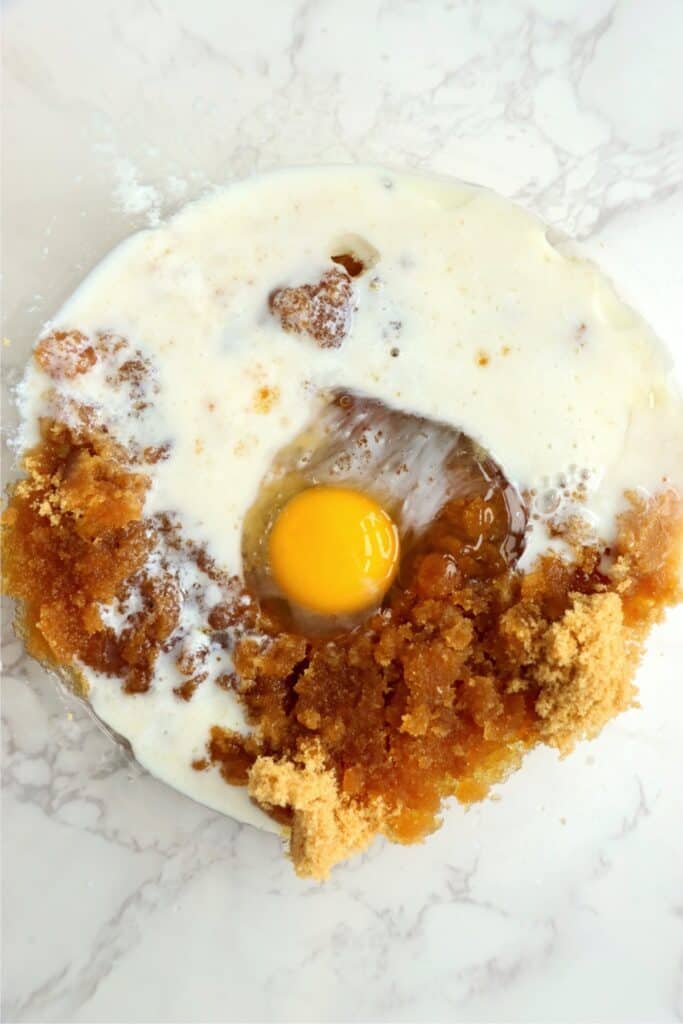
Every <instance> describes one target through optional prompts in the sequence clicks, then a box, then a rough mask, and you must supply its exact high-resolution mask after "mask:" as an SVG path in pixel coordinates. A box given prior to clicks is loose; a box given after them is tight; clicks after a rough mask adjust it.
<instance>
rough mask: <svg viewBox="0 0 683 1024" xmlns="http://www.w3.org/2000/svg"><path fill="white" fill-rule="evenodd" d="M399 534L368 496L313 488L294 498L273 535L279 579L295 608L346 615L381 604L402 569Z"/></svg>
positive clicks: (275, 570)
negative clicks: (399, 568)
mask: <svg viewBox="0 0 683 1024" xmlns="http://www.w3.org/2000/svg"><path fill="white" fill-rule="evenodd" d="M398 557H399V541H398V531H397V530H396V526H395V525H394V523H393V522H392V520H391V518H390V516H389V515H388V514H387V513H386V512H385V511H384V509H383V508H382V507H381V505H379V504H378V503H377V502H376V501H373V499H372V498H370V497H369V496H368V495H367V494H361V493H360V492H359V491H354V490H352V489H350V488H347V487H312V488H310V489H308V490H305V491H301V492H300V493H299V494H297V495H296V496H295V497H293V498H291V499H290V500H289V501H288V502H287V504H286V505H285V507H284V509H283V510H282V512H281V513H280V514H279V516H278V517H277V519H276V521H275V525H274V526H273V529H272V531H271V534H270V542H269V561H270V567H271V570H272V573H273V576H274V578H275V581H276V582H277V584H278V585H279V587H280V588H281V589H282V591H283V593H284V594H285V595H286V596H287V597H288V598H289V599H290V600H291V601H293V602H294V603H295V604H298V605H300V606H301V607H302V608H307V609H309V610H310V611H313V612H317V613H318V614H320V615H332V616H334V615H345V614H348V613H351V612H358V611H362V610H363V609H366V608H368V607H370V606H372V605H374V604H376V603H377V602H378V601H380V600H381V599H382V598H383V597H384V594H385V593H386V591H387V590H388V588H389V585H390V584H391V582H392V580H393V578H394V576H395V575H396V569H397V565H398Z"/></svg>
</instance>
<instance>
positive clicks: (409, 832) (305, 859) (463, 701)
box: [209, 492, 683, 877]
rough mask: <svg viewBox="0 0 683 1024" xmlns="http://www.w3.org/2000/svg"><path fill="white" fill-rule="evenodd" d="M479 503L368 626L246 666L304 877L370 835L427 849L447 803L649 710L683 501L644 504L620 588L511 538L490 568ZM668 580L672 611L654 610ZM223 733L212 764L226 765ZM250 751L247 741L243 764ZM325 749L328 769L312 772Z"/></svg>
mask: <svg viewBox="0 0 683 1024" xmlns="http://www.w3.org/2000/svg"><path fill="white" fill-rule="evenodd" d="M468 505H469V503H465V505H463V506H462V507H461V508H460V509H459V510H458V509H454V508H452V509H450V510H448V512H447V514H444V515H442V516H440V517H439V518H438V520H437V521H436V523H435V526H434V529H433V532H432V535H431V537H430V538H428V540H427V541H425V543H424V545H423V546H422V547H421V549H420V552H419V554H418V555H417V557H415V558H414V559H413V561H412V579H411V581H409V582H407V583H405V584H403V585H402V586H398V587H396V589H395V590H394V592H393V594H392V595H391V598H390V601H389V604H388V606H387V608H385V609H384V610H383V611H382V612H380V613H379V614H377V615H375V616H373V617H372V618H371V619H370V620H369V621H368V622H367V623H366V624H365V626H364V627H363V628H361V629H358V630H356V631H354V632H352V633H351V634H349V635H346V636H341V637H337V638H335V639H334V640H333V641H330V640H326V641H325V642H321V641H319V640H318V641H316V640H315V639H313V640H310V639H308V640H304V639H303V638H300V637H299V638H297V637H294V636H291V635H287V634H280V635H277V636H273V637H272V638H271V639H270V641H269V643H268V644H267V645H266V646H265V647H264V645H263V644H259V645H253V644H250V643H249V642H244V643H243V644H242V645H240V646H239V647H238V649H237V651H236V664H238V667H239V673H240V677H241V686H242V689H241V691H240V692H241V697H242V700H243V702H244V703H245V705H246V708H247V710H248V713H249V717H250V719H251V721H252V723H253V724H254V725H255V726H256V728H257V732H256V736H257V737H258V741H257V747H256V748H255V747H254V739H253V737H252V738H251V739H250V741H249V742H250V748H249V750H248V752H247V751H245V754H246V755H247V757H248V759H249V760H251V762H252V763H253V767H251V769H250V771H249V774H248V777H249V787H250V793H251V794H252V796H253V797H254V798H255V799H256V800H257V801H258V802H259V803H261V804H262V806H264V807H265V808H266V809H267V810H269V811H271V810H272V809H273V808H274V807H279V808H280V809H286V810H287V811H288V812H289V813H290V814H291V816H292V818H291V820H292V830H293V831H292V835H293V836H296V842H293V843H292V847H291V853H292V857H293V859H294V862H295V867H296V869H297V871H298V872H299V873H301V874H307V875H312V876H314V877H324V876H325V875H326V873H327V872H328V870H329V868H330V867H331V866H332V864H333V863H335V861H337V860H340V859H342V858H343V857H345V856H347V855H348V853H349V850H350V849H351V848H359V847H360V846H361V845H362V844H365V842H366V838H367V837H366V832H365V827H366V825H367V824H368V823H370V825H371V828H372V829H374V830H375V831H376V832H382V833H384V834H385V835H387V836H389V837H390V838H391V839H394V840H397V841H399V842H408V843H409V842H414V841H416V840H419V839H421V838H423V837H424V836H425V835H426V834H427V833H428V832H430V831H432V830H433V829H434V828H436V827H438V823H439V813H440V808H441V803H442V800H443V798H444V797H445V796H448V795H455V796H457V797H458V799H460V800H461V801H463V802H466V803H467V802H471V801H473V800H479V799H481V798H482V797H483V796H485V795H486V793H487V792H488V790H489V788H490V786H491V785H492V784H493V783H494V782H497V781H499V780H501V779H502V778H504V776H505V775H506V774H507V773H508V772H509V771H511V770H512V769H513V768H516V767H517V766H518V765H519V763H520V761H521V758H522V756H523V754H524V751H525V750H528V749H529V748H530V747H531V746H532V745H534V744H536V743H540V742H545V743H549V744H551V745H553V746H555V747H557V748H558V749H559V750H560V751H561V752H562V753H566V752H567V751H568V750H570V749H571V747H572V745H573V744H574V743H575V742H576V740H577V739H580V738H583V737H590V736H593V735H594V734H595V733H596V732H597V731H598V730H599V729H600V728H601V727H602V726H603V725H604V724H605V723H606V722H607V721H608V720H609V719H610V718H611V717H613V715H615V714H617V713H618V712H620V711H622V710H624V709H625V708H627V707H628V706H630V705H631V704H632V703H633V699H634V694H635V691H634V688H633V683H632V678H633V674H634V672H635V668H636V665H637V662H638V658H639V655H640V649H641V642H642V638H643V636H644V634H645V632H646V630H647V627H648V626H649V625H650V624H651V623H652V622H653V621H655V620H656V619H657V618H659V617H660V616H661V614H662V611H663V608H664V607H665V605H666V604H667V603H671V602H673V601H675V600H677V599H679V598H680V590H679V582H678V576H677V573H678V569H677V566H678V565H679V564H680V562H679V559H680V553H681V542H682V539H683V514H682V509H681V502H680V499H678V498H677V497H676V496H675V495H673V494H672V493H671V492H665V493H664V494H662V495H660V496H659V497H658V498H657V499H653V500H652V501H650V502H646V501H644V500H642V499H641V500H639V501H636V499H635V498H634V499H632V504H631V508H630V510H629V511H628V512H627V513H625V514H624V516H623V517H622V520H621V530H620V534H619V539H618V541H617V544H616V546H615V552H616V562H615V575H614V577H612V576H611V575H606V574H605V573H603V572H601V571H600V568H599V566H600V564H601V554H602V553H601V552H599V551H597V550H593V549H586V550H584V551H582V552H577V560H576V561H575V562H574V563H568V562H564V561H562V560H561V559H560V558H559V557H558V556H552V557H547V558H545V559H543V560H541V562H540V563H539V565H538V567H537V568H536V569H535V571H534V572H532V573H530V574H529V575H527V576H522V575H521V574H519V573H517V572H516V571H515V570H514V568H511V567H510V566H508V565H506V564H505V560H504V559H503V558H501V555H500V550H499V546H496V543H494V540H497V541H500V537H497V536H496V531H497V526H496V523H495V522H493V523H491V524H490V526H491V533H490V536H489V538H488V539H487V540H486V541H485V542H484V543H483V544H480V545H479V550H478V553H477V554H478V557H479V561H477V560H476V559H475V558H474V555H473V553H472V551H471V550H470V551H468V550H467V545H466V544H464V543H463V536H465V535H466V534H467V526H466V523H467V521H468V518H469V520H471V519H472V514H473V509H472V507H468ZM446 522H448V523H449V524H450V529H451V532H450V533H448V532H446V527H445V525H444V523H446ZM637 537H641V538H643V539H644V540H645V543H646V544H648V545H649V546H648V549H647V551H645V550H644V549H643V548H642V544H639V543H638V541H637V540H636V538H637ZM456 541H457V542H458V543H457V544H456ZM458 545H460V546H459V547H458ZM444 547H446V548H450V549H451V550H448V551H444V550H442V549H443V548H444ZM435 548H436V550H434V549H435ZM453 551H456V554H453ZM463 566H465V567H466V568H467V574H466V575H464V574H463V568H462V567H463ZM655 578H656V579H657V581H658V582H657V587H658V589H657V594H656V598H654V599H653V598H652V597H651V596H650V598H649V599H648V601H647V602H644V600H643V598H642V590H643V587H644V586H646V583H645V581H646V580H648V579H649V580H650V583H649V584H647V586H646V589H647V591H648V594H650V595H651V591H652V587H653V586H654V582H653V581H654V579H655ZM620 591H621V592H620ZM635 595H641V596H639V597H638V598H637V599H636V597H635ZM636 600H637V603H636V604H633V602H634V601H636ZM629 601H630V602H631V604H629ZM219 733H220V730H214V734H215V735H216V734H219ZM215 735H214V742H213V743H212V746H211V748H210V751H209V754H210V759H211V760H212V761H213V762H214V763H217V764H221V761H222V756H221V750H220V745H216V743H215ZM240 743H241V740H240V738H239V737H236V736H234V735H233V736H231V738H230V756H231V757H233V758H234V756H235V751H234V748H235V744H237V746H239V745H240ZM311 744H314V746H313V748H312V747H311ZM311 749H314V750H315V751H316V752H317V754H316V758H317V761H316V765H317V767H316V768H315V770H312V769H311V770H309V771H308V772H303V773H302V770H301V767H300V765H301V764H302V763H307V758H308V757H309V754H308V752H309V751H310V750H311ZM321 758H322V760H321ZM327 772H331V773H332V774H331V776H328V775H327V774H325V773H327ZM333 780H334V781H335V782H336V786H335V785H333V784H332V781H333ZM314 783H315V790H314V791H315V794H316V795H315V804H314V806H315V816H313V815H312V812H311V806H310V805H309V803H308V800H309V796H310V793H311V792H312V791H313V790H312V789H311V788H310V787H312V786H313V784H314ZM299 786H300V787H301V790H300V791H299ZM321 801H326V802H327V803H328V804H329V807H328V808H327V810H326V811H325V812H324V813H323V812H322V808H321V806H320V802H321ZM358 814H362V816H363V822H364V824H363V826H362V828H361V824H360V823H359V819H358ZM313 821H315V829H316V830H317V831H316V833H315V835H314V829H313V825H312V822H313ZM344 823H346V824H344ZM321 829H324V830H325V839H324V841H321V837H320V830H321ZM361 835H362V836H363V840H362V843H361V839H360V836H361Z"/></svg>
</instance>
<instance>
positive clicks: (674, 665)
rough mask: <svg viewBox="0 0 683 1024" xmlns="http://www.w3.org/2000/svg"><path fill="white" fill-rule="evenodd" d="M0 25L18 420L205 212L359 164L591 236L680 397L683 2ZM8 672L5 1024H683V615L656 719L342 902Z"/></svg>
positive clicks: (341, 891)
mask: <svg viewBox="0 0 683 1024" xmlns="http://www.w3.org/2000/svg"><path fill="white" fill-rule="evenodd" d="M4 23H5V24H4V30H5V44H4V45H5V53H4V68H3V74H4V133H3V143H4V144H3V161H4V185H5V198H4V209H3V215H4V226H3V231H4V238H3V254H4V264H5V266H4V270H5V275H6V280H5V283H4V303H3V313H4V324H3V333H4V335H5V336H6V338H7V339H9V341H10V342H11V344H10V345H9V346H8V347H6V348H4V349H3V361H4V365H5V369H6V373H5V374H4V387H5V389H6V390H7V386H8V385H9V386H11V384H12V381H13V380H15V379H16V372H17V370H18V368H19V367H20V366H21V365H22V364H23V362H24V361H25V359H26V357H27V353H28V349H29V346H30V344H31V341H32V339H33V337H34V336H35V334H36V333H37V331H38V330H39V328H40V325H41V324H42V322H43V321H44V320H45V318H46V317H48V316H49V315H50V313H51V312H52V311H53V310H54V309H55V308H56V306H57V305H58V303H59V302H60V301H61V300H62V299H63V298H64V297H65V296H66V295H68V293H69V292H70V291H71V290H72V289H73V287H74V286H75V285H76V284H77V283H78V281H79V279H80V278H81V277H82V276H83V274H84V273H85V272H86V271H87V270H88V269H89V268H90V267H91V266H92V265H93V264H94V263H95V262H96V260H97V259H98V258H99V257H101V256H102V255H103V254H104V253H105V252H106V251H107V250H108V249H109V248H111V246H112V245H113V244H115V242H116V241H118V240H119V239H121V238H123V237H125V236H126V235H127V234H129V233H130V232H131V231H133V230H135V229H137V228H140V227H144V226H146V225H148V224H153V223H155V222H156V221H157V220H158V219H159V218H160V217H162V216H164V215H165V214H167V213H168V212H170V211H172V210H173V209H175V208H177V206H178V205H179V204H180V203H182V202H184V201H185V200H187V199H189V198H192V197H194V196H196V195H199V194H201V192H202V191H204V190H205V189H206V188H207V187H209V186H210V185H211V184H212V183H218V182H223V181H226V180H229V179H230V178H233V177H236V176H240V175H244V174H247V173H250V172H252V171H254V170H258V169H262V168H266V167H272V166H276V165H281V164H291V163H301V162H311V161H328V162H329V161H355V160H363V161H376V162H379V163H386V164H389V165H397V166H408V167H415V168H426V169H431V170H435V171H439V172H445V173H450V174H454V175H457V176H460V177H463V178H466V179H469V180H473V181H478V182H480V183H482V184H486V185H490V186H492V187H494V188H496V189H498V190H499V191H501V192H503V193H504V194H506V195H508V196H511V197H513V198H515V199H517V200H518V201H520V202H522V203H523V204H524V205H526V206H527V207H529V208H531V209H533V210H535V211H536V212H538V213H539V214H540V215H541V216H542V217H544V218H545V219H546V220H547V221H548V222H549V223H550V224H551V225H553V226H554V227H555V228H557V229H558V230H561V231H564V232H568V233H569V234H572V235H574V236H576V237H577V238H579V239H581V240H582V241H583V243H584V245H585V247H586V250H587V251H588V252H589V253H590V254H591V255H592V256H593V257H594V258H596V259H597V260H599V261H600V262H601V264H602V265H603V266H604V267H605V268H606V269H607V270H608V272H610V273H611V274H612V275H613V276H614V278H615V279H616V281H617V283H618V284H619V286H620V288H621V290H622V291H623V292H624V294H625V295H626V296H627V297H629V298H631V299H632V301H633V302H634V303H635V304H636V305H637V306H638V308H640V309H641V311H642V312H643V313H644V314H645V315H646V316H647V317H648V318H649V319H650V321H651V322H652V323H653V325H654V326H655V328H656V329H657V330H658V331H659V333H660V334H661V335H662V337H663V338H664V339H665V341H666V342H667V343H668V344H669V345H670V346H671V347H672V349H673V350H674V352H675V355H676V358H677V361H678V370H679V373H680V376H681V378H682V379H683V335H682V334H681V329H680V319H681V313H682V305H681V295H682V294H683V243H682V242H681V239H682V238H683V189H682V187H681V186H682V183H683V103H682V102H681V97H683V60H681V44H682V43H683V5H682V4H681V3H680V2H679V0H648V3H645V2H642V0H623V2H621V3H614V2H613V0H591V2H587V0H489V2H459V0H455V2H437V0H383V2H380V0H344V2H343V3H342V2H338V0H303V2H300V3H296V2H293V0H280V2H276V0H251V2H249V3H243V2H240V3H237V2H235V0H225V2H220V0H194V2H188V0H146V2H143V0H140V2H138V0H60V2H59V3H56V2H54V0H52V2H51V0H10V2H9V3H7V4H6V5H5V8H4ZM5 397H6V396H5ZM4 416H5V423H6V425H7V427H8V428H11V425H12V422H13V419H12V417H13V412H12V409H11V406H10V405H9V404H8V403H7V401H5V410H4ZM3 661H4V672H5V676H4V679H3V694H2V710H3V725H4V729H3V744H4V746H3V765H4V772H3V780H4V803H3V825H4V827H3V836H2V841H3V871H2V875H3V888H4V900H3V939H4V942H3V1006H4V1010H3V1014H4V1019H5V1020H7V1021H74V1022H75V1021H84V1022H85V1021H88V1022H90V1021H102V1022H105V1021H106V1022H117V1021H120V1022H162V1021H198V1022H199V1021H275V1020H283V1021H368V1020H373V1021H419V1022H426V1021H437V1020H439V1021H440V1020H444V1021H445V1020H448V1021H503V1020H509V1021H539V1022H548V1021H568V1022H569V1021H571V1022H578V1021H587V1020H592V1021H605V1022H606V1021H645V1020H647V1021H676V1020H683V787H682V786H681V779H682V778H683V742H682V730H683V725H682V723H683V687H682V686H681V683H682V681H683V612H682V611H681V610H680V609H679V610H678V612H677V613H675V614H672V615H670V616H669V619H668V621H667V622H666V623H665V624H664V625H663V626H662V627H661V628H659V629H658V630H657V631H656V633H655V634H654V635H653V638H652V641H651V643H650V650H649V653H648V657H647V659H646V662H645V664H644V665H643V668H642V671H641V673H640V678H639V682H640V688H641V703H642V707H641V708H640V709H638V710H633V711H631V712H629V713H628V714H626V715H624V716H622V717H621V718H620V719H619V720H618V721H616V722H614V723H612V724H611V725H610V726H609V727H608V728H607V729H606V730H605V731H604V733H603V734H602V736H601V737H600V739H599V740H598V741H597V742H595V743H593V744H590V745H588V744H584V745H581V746H580V747H579V748H578V749H577V750H576V751H575V752H574V753H573V754H572V755H571V756H570V757H568V758H566V759H565V760H564V761H560V760H559V759H558V758H557V757H556V756H555V755H554V754H551V753H550V752H548V751H537V752H535V753H534V754H533V755H532V756H531V757H530V758H529V759H528V762H527V764H526V766H525V768H524V770H523V771H522V772H521V773H518V774H517V775H516V776H514V777H513V778H512V779H510V780H509V782H508V783H507V784H506V785H505V786H504V787H501V788H500V790H499V792H498V793H497V794H496V799H494V800H492V801H489V802H487V803H486V804H484V805H481V806H478V807H475V808H473V809H471V810H470V811H469V812H467V813H466V812H465V811H463V810H462V808H459V807H455V806H454V807H453V808H451V810H450V811H449V813H448V815H447V817H446V820H445V823H444V826H443V828H442V829H441V830H440V832H439V833H437V834H436V835H434V836H433V837H431V838H430V839H429V841H428V842H427V843H425V844H423V845H421V846H419V847H415V848H413V849H411V850H405V849H400V848H398V847H392V846H389V845H387V844H384V843H377V844H376V845H375V846H374V847H373V848H372V849H371V850H370V852H369V853H368V854H367V855H366V856H364V857H363V858H360V859H358V860H356V861H355V862H352V863H351V864H349V865H348V866H346V867H343V868H341V869H339V870H338V871H337V872H335V874H334V875H333V877H332V878H331V880H330V881H329V883H328V884H326V885H325V886H318V885H315V884H312V883H309V882H302V881H300V880H298V879H296V878H295V877H294V875H293V874H292V872H291V869H290V867H289V865H288V864H287V863H286V862H285V861H284V860H283V859H282V857H281V854H280V850H279V843H278V840H277V839H275V838H274V837H273V836H270V835H265V834H262V833H259V832H256V831H255V830H253V829H250V828H246V827H241V826H238V825H236V824H235V823H233V822H231V821H230V820H228V819H225V818H221V817H220V816H218V815H216V814H214V813H212V812H210V811H208V810H206V809H205V808H202V807H200V806H198V805H196V804H193V803H192V802H190V801H188V800H186V799H184V798H183V797H181V796H179V795H177V794H175V793H174V792H172V791H170V790H168V789H167V788H166V787H164V786H163V785H161V784H159V783H157V782H155V781H154V780H153V779H151V778H149V777H148V776H146V775H145V774H144V773H143V772H142V771H140V770H139V769H138V768H137V767H136V766H135V765H134V764H132V763H131V762H130V761H129V760H128V758H127V757H126V756H125V754H124V753H123V752H122V751H121V750H120V749H119V748H118V747H116V746H115V745H114V744H113V743H112V742H111V740H110V739H109V738H108V736H107V735H106V734H105V733H104V732H103V731H102V730H101V729H100V728H99V727H98V726H97V725H96V724H95V723H94V721H93V720H92V718H91V717H90V716H89V715H88V713H87V711H86V709H85V708H84V707H83V706H82V705H81V704H80V703H79V702H78V701H77V700H76V699H75V698H72V697H69V696H67V695H65V694H64V693H62V692H61V691H60V690H59V689H58V688H57V687H56V686H55V684H54V682H53V681H52V680H51V679H50V678H49V677H48V676H47V675H46V673H45V672H44V671H43V670H42V669H40V668H39V667H38V666H36V665H35V664H34V663H32V662H31V661H29V660H28V659H27V658H26V657H25V655H24V654H23V651H22V647H21V644H20V643H19V642H18V641H16V640H15V639H14V638H13V636H12V633H11V630H10V629H9V627H8V624H7V616H5V624H4V632H3Z"/></svg>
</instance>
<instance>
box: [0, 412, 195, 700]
mask: <svg viewBox="0 0 683 1024" xmlns="http://www.w3.org/2000/svg"><path fill="white" fill-rule="evenodd" d="M41 434H42V440H41V442H40V443H39V444H38V445H37V446H36V448H35V449H34V450H33V451H32V452H30V453H29V454H28V455H27V456H26V458H25V460H24V468H25V470H26V473H27V476H26V477H25V478H24V479H23V480H20V481H19V482H18V483H17V485H16V487H15V488H14V491H13V494H12V497H11V500H10V502H9V504H8V507H7V509H6V511H5V513H4V515H3V531H2V555H3V559H2V561H3V566H2V583H3V590H4V591H5V592H6V593H8V594H10V595H11V596H12V597H15V598H16V599H17V600H18V601H19V620H18V621H19V627H20V631H21V633H22V635H23V636H24V638H25V641H26V645H27V648H28V650H29V651H30V652H31V654H33V655H35V656H36V657H38V658H40V659H41V660H43V661H45V662H47V663H48V664H50V665H52V666H54V667H58V668H65V669H67V670H69V669H70V667H71V666H72V665H73V662H74V661H75V660H76V659H78V660H79V661H81V662H83V663H84V664H86V665H89V666H90V667H92V668H94V669H96V670H97V671H100V672H106V673H109V674H112V675H118V676H120V677H121V678H122V679H123V680H124V685H125V687H126V688H127V689H128V690H130V691H131V692H137V691H140V690H144V689H146V688H147V687H148V685H149V681H150V679H151V676H152V672H153V667H154V662H155V660H156V656H157V654H158V652H159V650H160V649H161V647H162V645H163V643H164V641H165V640H166V639H167V638H168V636H169V635H170V634H171V633H172V632H173V629H174V628H175V625H176V622H177V618H178V613H179V601H180V597H179V594H178V593H177V591H176V590H175V588H174V587H173V584H172V581H170V580H169V579H168V578H165V577H164V576H163V575H162V576H159V577H157V578H154V577H152V576H147V575H145V574H144V573H143V571H142V570H143V567H144V564H145V561H146V559H147V556H148V554H149V552H150V550H151V548H152V547H153V545H154V542H155V530H154V529H153V528H152V524H150V523H149V522H147V521H145V520H144V519H143V518H142V511H143V504H144V497H145V493H146V491H147V487H148V480H147V477H146V476H144V475H143V474H141V473H138V472H134V471H133V470H132V469H131V468H130V467H129V466H128V465H126V464H125V462H123V461H121V455H120V452H119V451H118V449H117V448H116V447H115V446H114V445H112V443H111V441H110V440H109V438H108V437H107V436H106V435H105V434H98V433H92V432H88V433H87V434H84V433H81V432H79V431H77V430H74V429H73V428H70V427H68V426H66V425H65V424H63V423H55V422H53V421H44V422H43V423H42V425H41ZM133 584H134V585H135V586H136V587H137V588H138V589H139V595H140V603H141V609H140V611H138V612H137V614H136V615H135V616H133V617H132V619H131V622H130V623H129V625H128V627H127V628H126V630H125V631H124V632H123V633H121V634H120V635H118V634H116V633H115V632H114V631H113V630H112V629H109V628H107V627H105V625H104V624H103V622H102V618H101V615H100V605H106V604H109V603H111V602H113V601H115V600H116V599H118V598H121V599H122V598H124V597H125V595H126V594H127V592H128V591H129V589H130V587H131V585H133Z"/></svg>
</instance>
